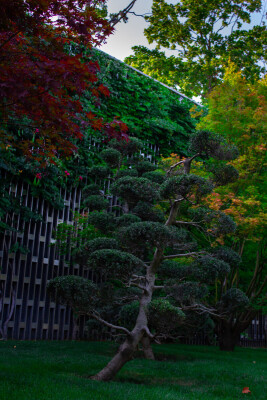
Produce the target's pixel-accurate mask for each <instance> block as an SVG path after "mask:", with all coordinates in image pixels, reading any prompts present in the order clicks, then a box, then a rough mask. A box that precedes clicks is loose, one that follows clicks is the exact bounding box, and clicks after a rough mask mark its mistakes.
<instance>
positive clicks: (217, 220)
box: [189, 207, 236, 237]
mask: <svg viewBox="0 0 267 400" xmlns="http://www.w3.org/2000/svg"><path fill="white" fill-rule="evenodd" d="M189 215H190V216H191V217H192V218H193V219H194V221H196V222H201V223H203V222H204V223H206V225H207V229H208V230H207V234H209V235H211V236H214V237H217V236H221V235H225V234H228V233H233V232H235V230H236V223H235V222H234V220H233V219H232V218H231V217H230V216H229V215H226V214H225V213H223V212H222V211H215V210H211V209H209V208H207V207H199V208H196V209H190V210H189Z"/></svg>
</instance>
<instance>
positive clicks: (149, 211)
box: [132, 201, 165, 222]
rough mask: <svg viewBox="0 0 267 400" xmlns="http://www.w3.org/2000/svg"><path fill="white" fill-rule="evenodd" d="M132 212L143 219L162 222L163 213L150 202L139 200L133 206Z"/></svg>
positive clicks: (163, 218)
mask: <svg viewBox="0 0 267 400" xmlns="http://www.w3.org/2000/svg"><path fill="white" fill-rule="evenodd" d="M132 212H133V213H134V214H135V215H137V216H138V217H140V218H141V219H142V220H143V221H153V222H164V220H165V216H164V213H163V212H162V211H160V210H158V209H156V208H153V206H152V205H151V204H150V203H146V202H144V201H139V202H138V203H137V205H136V206H135V207H134V208H133V210H132Z"/></svg>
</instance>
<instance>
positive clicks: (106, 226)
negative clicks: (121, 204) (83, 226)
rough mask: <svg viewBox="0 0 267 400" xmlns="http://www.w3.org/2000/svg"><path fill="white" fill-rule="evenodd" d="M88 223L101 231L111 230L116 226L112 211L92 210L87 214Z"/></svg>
mask: <svg viewBox="0 0 267 400" xmlns="http://www.w3.org/2000/svg"><path fill="white" fill-rule="evenodd" d="M88 223H89V224H91V225H93V226H94V227H95V228H97V229H99V230H100V231H101V232H103V233H107V232H111V231H113V230H114V228H115V226H116V218H115V216H114V215H113V214H112V213H107V212H98V211H93V212H91V213H90V214H89V216H88Z"/></svg>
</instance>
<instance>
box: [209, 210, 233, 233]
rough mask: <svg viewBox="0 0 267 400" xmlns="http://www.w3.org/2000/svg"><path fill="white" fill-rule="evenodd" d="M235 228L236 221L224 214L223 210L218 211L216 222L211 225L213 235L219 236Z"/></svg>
mask: <svg viewBox="0 0 267 400" xmlns="http://www.w3.org/2000/svg"><path fill="white" fill-rule="evenodd" d="M235 230H236V223H235V222H234V220H233V219H232V218H231V217H230V216H229V215H226V214H224V213H223V212H218V219H217V221H216V224H214V226H213V227H212V233H213V234H214V235H215V236H220V235H225V234H228V233H232V232H235Z"/></svg>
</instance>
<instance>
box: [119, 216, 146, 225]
mask: <svg viewBox="0 0 267 400" xmlns="http://www.w3.org/2000/svg"><path fill="white" fill-rule="evenodd" d="M140 221H141V218H139V217H138V216H137V215H133V214H123V215H122V216H121V217H118V218H117V219H116V224H117V226H118V227H123V226H129V225H131V224H133V223H135V222H140Z"/></svg>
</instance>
